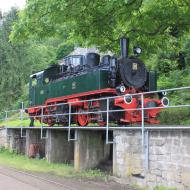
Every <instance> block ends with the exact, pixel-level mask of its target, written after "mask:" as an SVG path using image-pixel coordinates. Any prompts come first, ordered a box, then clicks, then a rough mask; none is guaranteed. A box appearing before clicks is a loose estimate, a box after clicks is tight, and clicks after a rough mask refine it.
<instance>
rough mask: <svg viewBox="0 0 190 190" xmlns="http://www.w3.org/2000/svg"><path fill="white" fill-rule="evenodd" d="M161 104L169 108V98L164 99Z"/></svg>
mask: <svg viewBox="0 0 190 190" xmlns="http://www.w3.org/2000/svg"><path fill="white" fill-rule="evenodd" d="M161 102H162V105H163V106H164V107H167V106H169V99H168V98H167V97H163V98H162V100H161Z"/></svg>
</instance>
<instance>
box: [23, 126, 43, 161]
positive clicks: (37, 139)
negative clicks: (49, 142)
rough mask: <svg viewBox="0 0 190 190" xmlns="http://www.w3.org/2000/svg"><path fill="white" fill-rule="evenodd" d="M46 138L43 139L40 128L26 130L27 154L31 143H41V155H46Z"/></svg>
mask: <svg viewBox="0 0 190 190" xmlns="http://www.w3.org/2000/svg"><path fill="white" fill-rule="evenodd" d="M45 142H46V140H45V139H41V133H40V129H27V130H26V155H29V147H30V144H38V145H39V153H40V157H41V158H42V157H45Z"/></svg>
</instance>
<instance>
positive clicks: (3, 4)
mask: <svg viewBox="0 0 190 190" xmlns="http://www.w3.org/2000/svg"><path fill="white" fill-rule="evenodd" d="M25 1H26V0H0V10H1V11H2V12H6V11H8V10H10V8H11V7H13V6H16V7H19V8H20V9H22V8H23V7H24V5H25Z"/></svg>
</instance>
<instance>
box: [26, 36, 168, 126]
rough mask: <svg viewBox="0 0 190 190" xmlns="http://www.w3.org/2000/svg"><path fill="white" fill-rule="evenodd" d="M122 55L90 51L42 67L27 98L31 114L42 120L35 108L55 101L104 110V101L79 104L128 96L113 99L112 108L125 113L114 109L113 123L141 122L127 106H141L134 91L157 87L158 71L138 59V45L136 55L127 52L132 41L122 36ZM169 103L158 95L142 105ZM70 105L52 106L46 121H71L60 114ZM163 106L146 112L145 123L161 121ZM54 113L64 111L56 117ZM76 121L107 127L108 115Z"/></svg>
mask: <svg viewBox="0 0 190 190" xmlns="http://www.w3.org/2000/svg"><path fill="white" fill-rule="evenodd" d="M120 45H121V58H119V59H117V58H116V57H115V56H110V55H104V56H103V57H102V58H100V55H99V54H97V53H87V54H86V55H70V56H67V57H65V58H64V64H61V65H52V66H50V67H49V68H47V69H45V70H44V71H41V72H38V73H35V74H33V75H31V76H30V85H29V100H30V105H31V107H30V108H29V109H28V110H27V111H28V113H29V115H30V116H33V117H34V116H35V119H37V120H40V121H41V117H39V115H41V112H42V109H40V108H39V107H35V106H40V105H55V104H57V103H72V104H71V111H72V112H84V111H89V112H93V111H104V110H106V100H99V101H90V102H79V101H81V100H90V99H96V98H101V97H109V96H116V95H125V96H124V97H119V96H118V97H116V98H114V99H113V100H111V101H110V107H109V109H111V110H118V109H119V110H121V109H125V111H122V112H115V113H113V112H112V113H110V118H109V120H110V121H114V122H117V123H126V124H129V123H136V122H140V121H141V111H139V110H128V111H127V110H126V109H136V108H139V107H141V100H140V96H134V97H131V96H130V94H133V93H138V92H145V91H155V90H156V88H157V78H156V72H155V71H149V72H148V71H147V69H146V67H145V64H144V63H143V62H142V61H141V60H140V59H139V58H138V57H137V56H138V53H140V49H139V48H135V49H134V55H133V56H128V50H129V40H128V38H123V39H121V41H120ZM163 102H164V104H167V99H166V98H165V99H164V101H163V99H162V100H161V98H158V97H156V98H155V96H151V97H150V96H149V97H145V99H144V107H160V106H162V105H163ZM68 112H69V107H68V105H62V106H51V107H47V108H43V114H44V115H47V116H44V117H43V121H42V122H43V123H47V124H49V125H54V124H62V125H67V124H68V116H67V115H61V113H63V114H64V113H68ZM159 112H160V109H150V110H146V111H145V121H146V122H148V123H158V121H157V120H156V117H157V115H158V113H159ZM53 114H60V115H55V116H52V115H53ZM71 120H72V123H78V124H79V125H81V126H85V125H87V124H88V123H89V122H96V123H98V124H99V125H104V124H105V121H106V114H105V113H100V112H98V113H96V114H94V113H91V114H82V113H81V114H78V115H74V116H72V118H71Z"/></svg>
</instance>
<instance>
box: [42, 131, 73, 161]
mask: <svg viewBox="0 0 190 190" xmlns="http://www.w3.org/2000/svg"><path fill="white" fill-rule="evenodd" d="M47 132H48V139H46V158H47V160H48V162H50V163H73V160H74V143H73V141H70V142H68V132H67V131H63V130H48V131H47Z"/></svg>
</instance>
